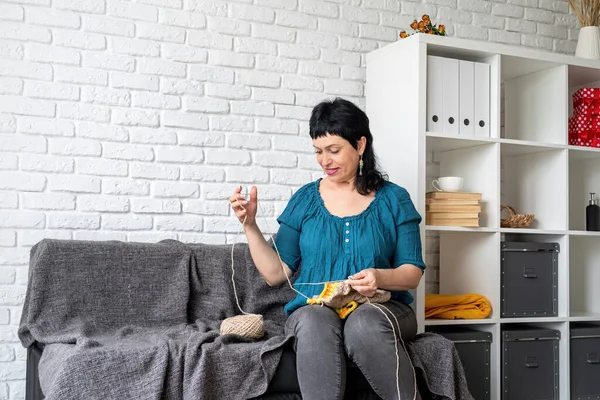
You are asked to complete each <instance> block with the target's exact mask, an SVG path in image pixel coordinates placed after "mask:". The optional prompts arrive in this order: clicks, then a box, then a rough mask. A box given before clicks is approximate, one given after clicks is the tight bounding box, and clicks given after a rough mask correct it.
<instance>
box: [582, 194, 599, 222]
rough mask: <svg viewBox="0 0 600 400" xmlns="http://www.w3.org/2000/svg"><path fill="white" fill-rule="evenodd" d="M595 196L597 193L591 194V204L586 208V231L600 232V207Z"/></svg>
mask: <svg viewBox="0 0 600 400" xmlns="http://www.w3.org/2000/svg"><path fill="white" fill-rule="evenodd" d="M595 195H596V193H590V204H589V205H588V206H587V207H586V208H585V230H586V231H600V206H598V200H596V198H595V197H594V196H595Z"/></svg>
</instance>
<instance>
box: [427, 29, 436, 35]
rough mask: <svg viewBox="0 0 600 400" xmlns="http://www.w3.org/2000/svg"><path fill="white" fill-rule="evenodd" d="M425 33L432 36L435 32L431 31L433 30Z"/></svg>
mask: <svg viewBox="0 0 600 400" xmlns="http://www.w3.org/2000/svg"><path fill="white" fill-rule="evenodd" d="M427 33H428V34H430V35H433V34H434V33H435V32H434V31H433V29H429V30H428V31H427Z"/></svg>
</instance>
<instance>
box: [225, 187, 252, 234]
mask: <svg viewBox="0 0 600 400" xmlns="http://www.w3.org/2000/svg"><path fill="white" fill-rule="evenodd" d="M241 192H242V187H241V186H240V187H238V188H237V189H236V190H235V191H234V192H233V194H232V195H231V197H229V202H230V203H231V208H232V209H233V211H234V212H235V215H236V216H237V218H238V220H239V221H240V222H241V223H243V224H244V225H246V226H251V225H254V224H256V210H257V207H258V200H257V190H256V186H252V188H251V189H250V199H248V200H246V199H245V198H244V196H243V195H242V194H241ZM244 219H245V222H244Z"/></svg>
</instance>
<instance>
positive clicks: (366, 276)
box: [348, 268, 379, 297]
mask: <svg viewBox="0 0 600 400" xmlns="http://www.w3.org/2000/svg"><path fill="white" fill-rule="evenodd" d="M378 278H379V273H378V271H377V270H376V269H374V268H369V269H363V270H362V271H360V272H357V273H356V274H354V275H352V276H349V277H348V283H349V284H350V286H352V288H354V290H356V291H357V292H358V293H360V294H362V295H363V296H366V297H373V296H374V295H375V292H376V291H377V288H378V286H377V280H378Z"/></svg>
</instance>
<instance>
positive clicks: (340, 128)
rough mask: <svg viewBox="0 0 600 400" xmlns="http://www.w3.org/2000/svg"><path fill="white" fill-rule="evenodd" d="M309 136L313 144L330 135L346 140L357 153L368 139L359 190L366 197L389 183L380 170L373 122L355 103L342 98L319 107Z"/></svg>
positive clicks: (357, 181) (357, 172)
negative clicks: (371, 127)
mask: <svg viewBox="0 0 600 400" xmlns="http://www.w3.org/2000/svg"><path fill="white" fill-rule="evenodd" d="M309 134H310V137H311V138H312V139H313V140H314V139H316V138H319V137H323V136H326V135H327V134H329V135H337V136H340V137H342V138H344V139H346V140H347V141H348V142H349V143H350V144H351V145H352V147H354V148H355V149H358V141H359V140H360V138H361V137H362V136H364V137H365V138H366V139H367V144H366V146H365V150H364V152H363V155H362V158H363V171H362V175H359V168H358V166H357V168H356V190H357V191H358V193H360V194H362V195H366V194H368V193H371V192H372V191H376V190H378V189H379V188H380V187H381V186H382V185H383V183H384V182H385V181H386V180H387V176H385V175H384V174H382V173H381V172H380V171H379V170H378V169H377V159H376V156H375V152H374V151H373V135H372V134H371V130H370V129H369V118H368V117H367V115H366V114H365V113H364V112H363V111H362V110H361V109H360V108H358V107H357V106H356V105H355V104H354V103H352V102H350V101H348V100H345V99H342V98H339V97H338V98H336V99H335V100H325V101H323V102H321V103H319V104H317V105H316V106H315V107H314V108H313V110H312V113H311V116H310V121H309Z"/></svg>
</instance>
